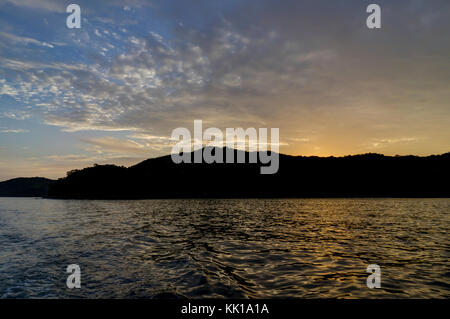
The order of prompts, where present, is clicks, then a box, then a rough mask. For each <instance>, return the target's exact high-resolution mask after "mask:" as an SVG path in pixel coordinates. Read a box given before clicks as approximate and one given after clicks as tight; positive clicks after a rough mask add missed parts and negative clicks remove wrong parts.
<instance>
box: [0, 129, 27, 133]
mask: <svg viewBox="0 0 450 319" xmlns="http://www.w3.org/2000/svg"><path fill="white" fill-rule="evenodd" d="M28 132H30V131H28V130H23V129H0V133H28Z"/></svg>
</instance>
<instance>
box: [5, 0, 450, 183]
mask: <svg viewBox="0 0 450 319" xmlns="http://www.w3.org/2000/svg"><path fill="white" fill-rule="evenodd" d="M70 3H76V4H78V5H80V7H81V17H82V22H81V28H80V29H69V28H67V26H66V18H67V16H68V15H69V14H68V13H66V7H67V5H69V4H70ZM370 3H377V4H379V5H380V6H381V8H382V28H381V29H368V28H367V26H366V19H367V16H368V15H369V14H368V13H366V7H367V5H368V4H370ZM195 119H201V120H203V124H204V127H205V128H206V127H218V128H220V129H222V130H225V128H227V127H230V128H235V127H243V128H248V127H255V128H260V127H262V128H272V127H277V128H280V144H281V146H280V152H281V153H286V154H293V155H294V154H295V155H296V154H299V155H320V156H328V155H347V154H359V153H368V152H376V153H383V154H387V155H395V154H415V155H429V154H440V153H446V152H449V151H450V1H448V0H431V1H430V0H426V1H425V0H423V1H421V0H405V1H394V0H389V1H387V0H384V1H380V0H372V1H362V0H355V1H352V0H332V1H331V0H328V1H322V0H314V1H313V0H310V1H301V0H292V1H291V0H281V1H280V0H277V1H275V0H270V1H267V0H258V1H255V0H239V1H237V0H226V1H225V0H221V1H215V0H197V1H193V0H192V1H190V0H183V1H162V0H161V1H159V0H158V1H156V0H155V1H140V0H134V1H118V0H117V1H115V0H113V1H80V0H71V1H61V0H54V1H52V0H7V1H5V0H0V167H1V170H0V181H1V180H5V179H8V178H13V177H18V176H44V177H50V178H56V177H62V176H65V172H66V171H68V170H70V169H73V168H82V167H86V166H90V165H92V164H93V163H98V164H103V163H114V164H119V165H131V164H135V163H138V162H139V161H141V160H143V159H146V158H149V157H155V156H160V155H166V154H169V153H170V150H171V147H172V145H174V144H175V142H174V141H171V140H170V135H171V132H172V130H173V129H175V128H177V127H187V128H189V129H191V130H192V129H193V121H194V120H195Z"/></svg>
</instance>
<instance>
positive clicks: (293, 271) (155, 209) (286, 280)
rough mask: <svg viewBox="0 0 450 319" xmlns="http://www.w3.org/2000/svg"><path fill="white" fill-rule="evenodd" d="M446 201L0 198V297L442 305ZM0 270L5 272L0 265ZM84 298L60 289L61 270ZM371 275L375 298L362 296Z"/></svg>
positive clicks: (445, 294)
mask: <svg viewBox="0 0 450 319" xmlns="http://www.w3.org/2000/svg"><path fill="white" fill-rule="evenodd" d="M449 211H450V199H243V200H231V199H229V200H143V201H74V200H67V201H59V200H45V199H5V198H3V199H0V242H1V243H2V250H1V256H2V263H1V264H0V297H3V298H6V297H44V298H50V297H88V298H97V297H103V298H108V297H116V298H135V297H146V298H153V297H158V296H172V297H189V298H200V297H219V298H221V297H224V298H228V297H233V298H272V297H288V298H368V297H371V298H372V297H375V298H377V297H387V298H404V297H414V298H429V297H437V298H448V297H449V296H450V293H449V287H450V282H449V279H448V278H449V270H448V269H449V262H448V260H449V259H448V257H449V250H448V248H449V246H450V245H449V239H448V235H447V234H448V230H449ZM4 260H6V261H5V262H3V261H4ZM71 263H76V264H79V265H80V266H81V268H82V274H83V289H80V290H77V291H68V290H67V289H65V280H66V274H65V267H66V266H67V265H68V264H71ZM369 264H378V265H380V266H381V271H382V287H381V289H368V288H367V286H366V278H367V276H368V274H367V273H366V268H367V266H368V265H369Z"/></svg>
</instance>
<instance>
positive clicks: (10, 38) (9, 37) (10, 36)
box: [0, 32, 54, 48]
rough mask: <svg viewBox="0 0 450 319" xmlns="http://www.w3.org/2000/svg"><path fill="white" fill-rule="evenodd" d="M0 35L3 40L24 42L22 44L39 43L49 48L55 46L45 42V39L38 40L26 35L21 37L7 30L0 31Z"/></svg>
mask: <svg viewBox="0 0 450 319" xmlns="http://www.w3.org/2000/svg"><path fill="white" fill-rule="evenodd" d="M0 37H1V38H2V40H3V41H5V40H6V41H11V42H13V43H22V44H25V45H27V44H30V43H31V44H34V45H38V46H43V47H49V48H54V46H53V45H52V44H50V43H47V42H43V41H38V40H35V39H32V38H26V37H20V36H17V35H14V34H11V33H6V32H0Z"/></svg>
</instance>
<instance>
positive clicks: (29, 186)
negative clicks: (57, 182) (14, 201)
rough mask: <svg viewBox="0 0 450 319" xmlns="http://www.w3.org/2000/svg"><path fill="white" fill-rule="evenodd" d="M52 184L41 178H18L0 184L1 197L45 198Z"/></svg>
mask: <svg viewBox="0 0 450 319" xmlns="http://www.w3.org/2000/svg"><path fill="white" fill-rule="evenodd" d="M52 182H54V181H53V180H51V179H48V178H43V177H19V178H14V179H10V180H7V181H4V182H0V196H1V197H45V196H47V195H48V186H49V185H50V184H51V183H52Z"/></svg>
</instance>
